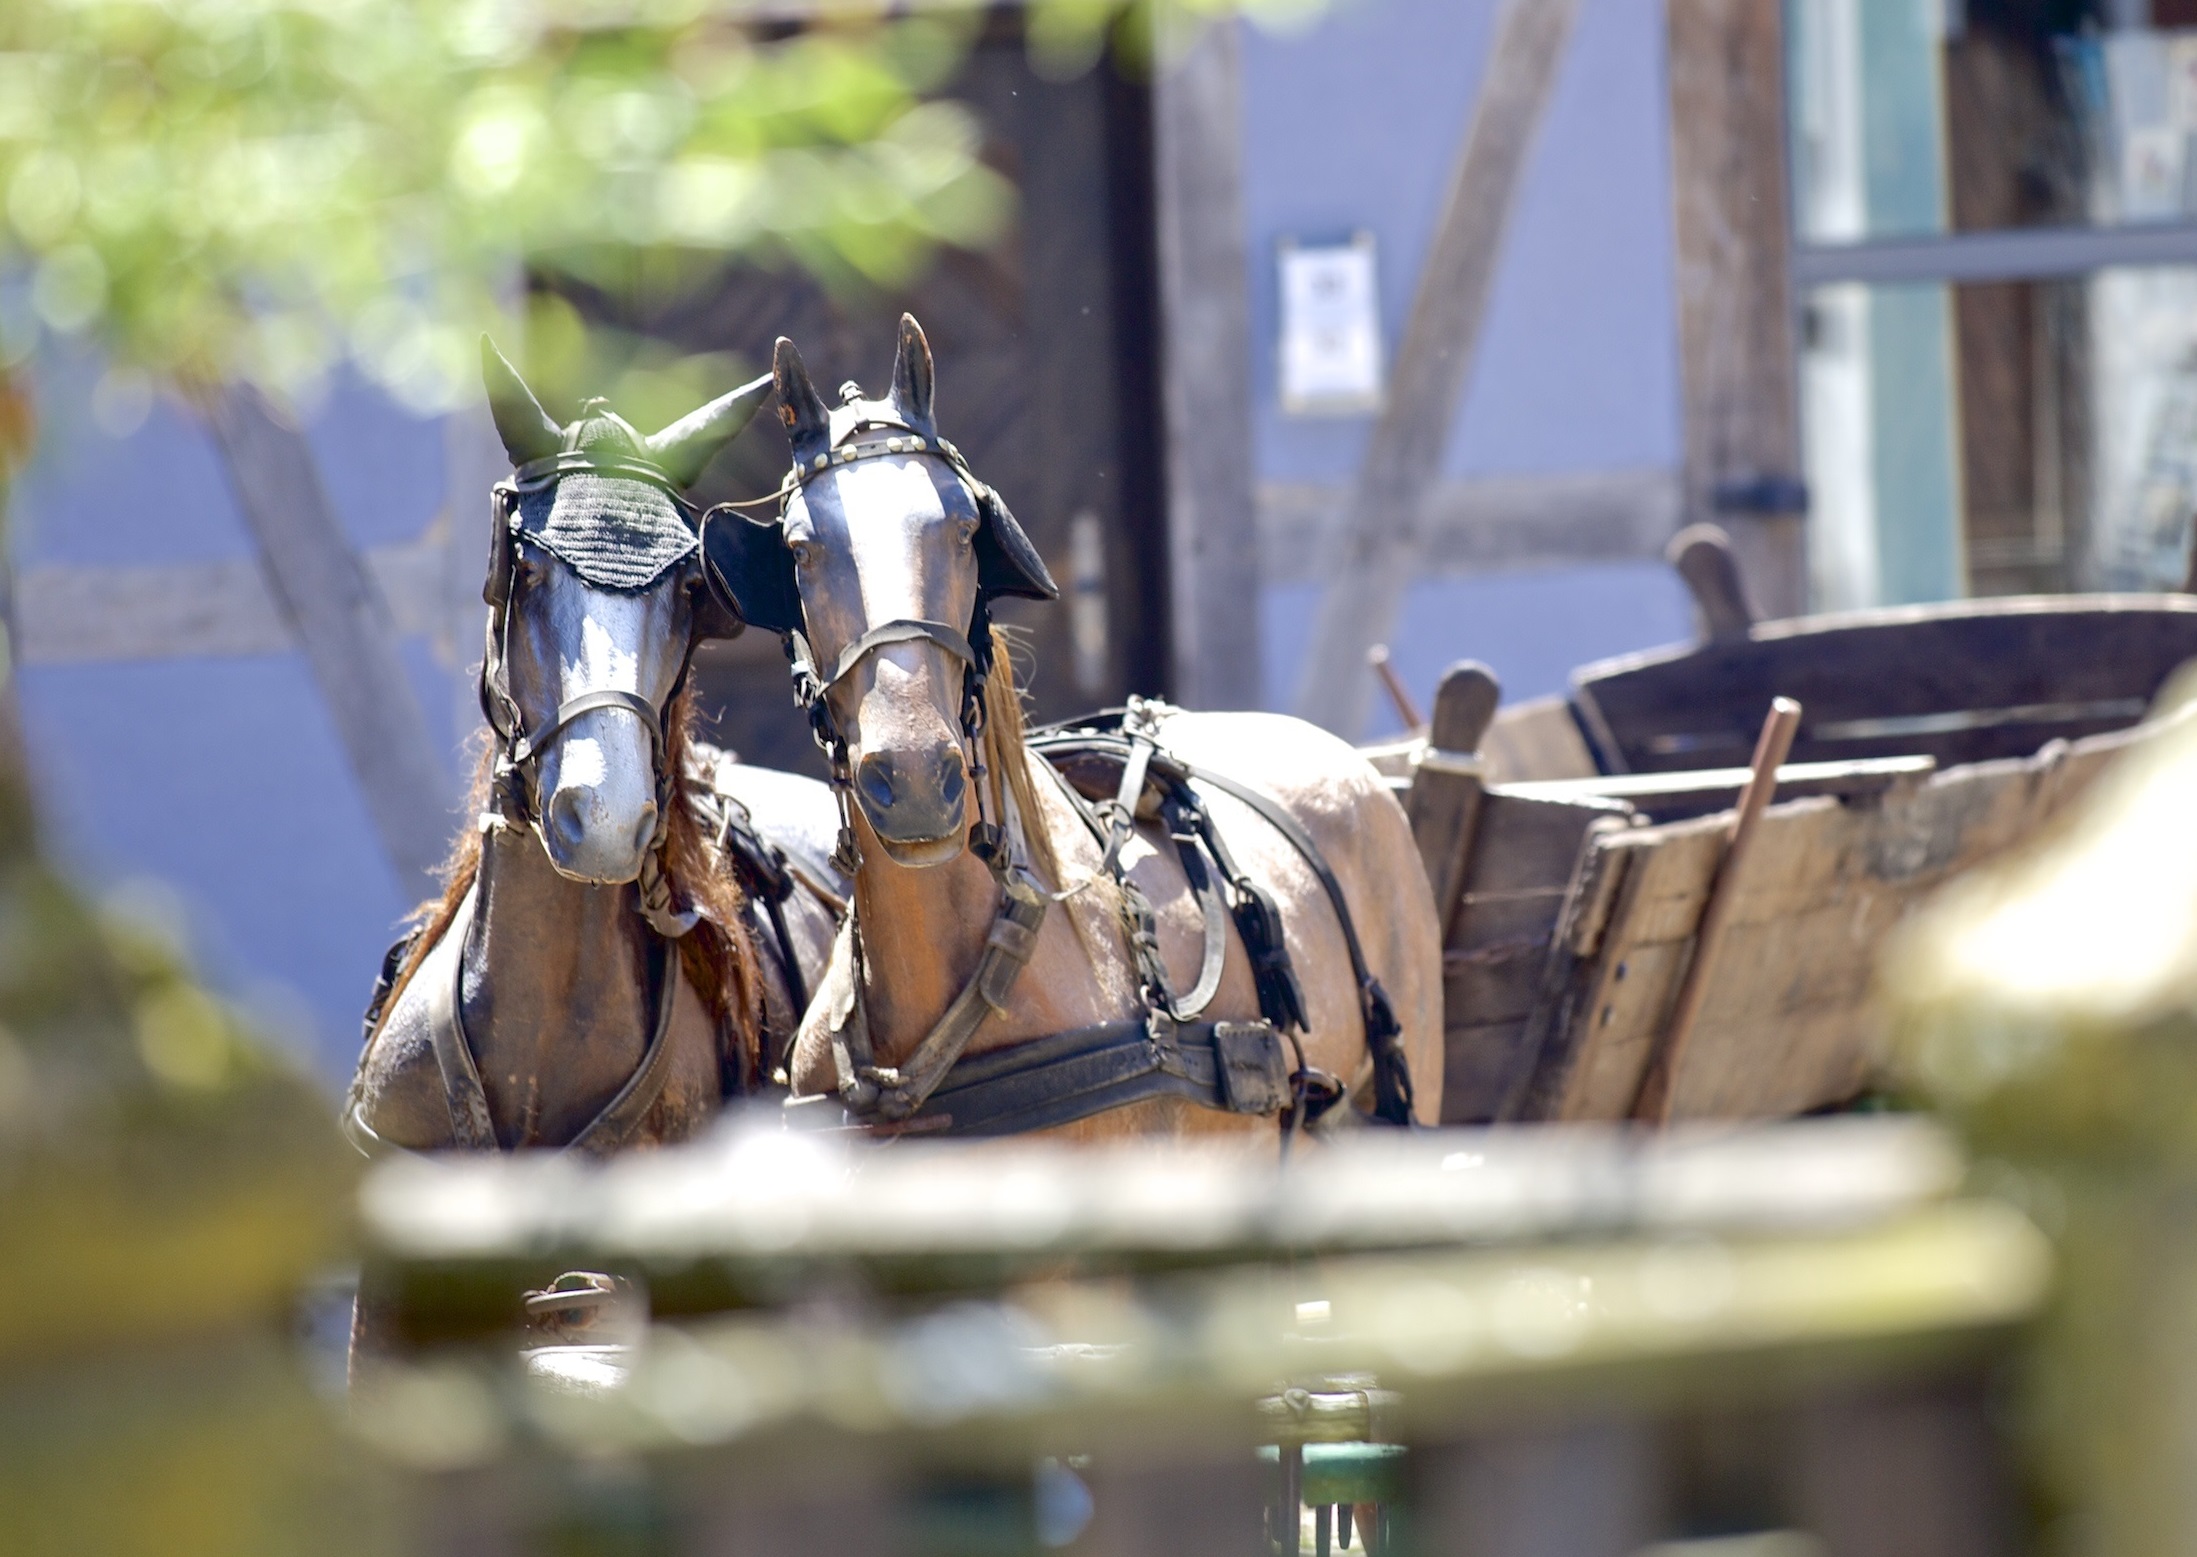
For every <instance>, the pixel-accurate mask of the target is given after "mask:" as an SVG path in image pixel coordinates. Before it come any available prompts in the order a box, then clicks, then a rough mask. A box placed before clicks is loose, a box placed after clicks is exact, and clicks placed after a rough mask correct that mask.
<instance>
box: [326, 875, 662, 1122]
mask: <svg viewBox="0 0 2197 1557" xmlns="http://www.w3.org/2000/svg"><path fill="white" fill-rule="evenodd" d="M479 892H480V889H479V887H478V886H477V885H476V886H475V887H474V889H473V890H472V891H470V892H468V893H467V894H466V895H465V899H464V901H463V902H461V903H460V904H459V906H458V910H457V912H456V914H454V915H453V916H452V918H451V921H450V924H449V927H448V928H447V929H446V930H445V931H444V934H443V939H442V941H441V942H439V943H438V944H440V945H448V946H450V947H451V948H452V957H451V962H452V967H451V973H450V977H449V978H447V979H436V980H433V981H432V982H430V983H429V984H428V985H427V986H426V989H425V1004H424V1010H423V1019H424V1020H425V1022H426V1024H427V1036H428V1042H429V1044H430V1045H431V1047H432V1048H433V1050H434V1054H435V1066H436V1069H437V1070H438V1071H440V1072H441V1074H442V1087H443V1101H444V1103H445V1105H446V1106H447V1107H448V1108H449V1110H450V1136H451V1139H450V1144H451V1145H452V1146H453V1147H455V1148H457V1149H458V1150H461V1151H496V1150H498V1149H499V1145H498V1142H497V1140H496V1130H495V1125H494V1124H493V1122H492V1121H491V1119H490V1117H489V1112H488V1093H487V1090H486V1089H485V1088H484V1087H483V1086H482V1085H481V1073H480V1069H479V1067H478V1066H477V1065H476V1064H475V1063H474V1059H473V1044H472V1041H471V1040H470V1039H469V1038H467V1037H466V1032H465V1010H464V1003H465V992H464V987H463V986H464V981H465V948H466V946H467V944H468V943H469V942H470V941H471V939H472V932H473V913H474V905H475V903H476V902H477V901H478V899H479ZM674 945H675V943H674V942H671V941H667V940H664V939H663V938H661V937H657V936H652V937H650V938H649V952H648V958H649V967H648V982H649V989H650V991H651V992H652V993H651V999H652V1001H653V1006H654V1009H653V1012H652V1015H651V1019H650V1022H649V1039H648V1047H647V1049H645V1050H644V1051H643V1052H642V1055H641V1063H640V1064H639V1065H638V1066H636V1067H635V1068H634V1072H633V1074H632V1075H631V1076H628V1077H627V1078H626V1080H625V1084H624V1085H623V1086H621V1087H620V1088H619V1089H618V1091H617V1092H616V1093H615V1094H614V1095H613V1096H612V1097H611V1099H610V1101H609V1102H607V1103H605V1104H604V1105H603V1106H602V1108H601V1109H599V1110H598V1111H597V1112H596V1114H595V1117H594V1118H593V1119H591V1120H589V1121H588V1123H587V1125H586V1127H585V1128H584V1129H582V1130H581V1131H580V1133H579V1134H577V1135H575V1136H574V1137H573V1138H572V1139H571V1140H570V1141H568V1142H566V1143H565V1144H564V1145H563V1146H562V1147H560V1148H558V1150H559V1151H561V1152H566V1153H572V1154H575V1155H579V1156H583V1157H599V1156H608V1155H609V1154H610V1153H612V1152H614V1151H616V1150H618V1149H619V1148H620V1147H621V1146H623V1145H625V1143H626V1142H627V1141H628V1140H630V1139H631V1138H632V1136H633V1132H634V1130H635V1129H637V1128H638V1127H639V1125H640V1123H641V1120H642V1119H643V1118H644V1117H646V1115H647V1114H648V1111H649V1110H650V1109H651V1108H653V1107H655V1106H656V1100H657V1099H658V1098H660V1097H662V1096H663V1093H664V1086H665V1083H666V1082H668V1081H669V1080H670V1079H671V1021H672V1014H673V1010H674V1008H675V1007H676V1006H677V1005H678V997H679V990H678V986H679V982H680V980H681V978H682V977H683V972H682V970H681V968H680V965H679V959H678V957H677V956H675V955H673V954H672V953H673V947H674ZM373 1014H376V1013H370V1015H373ZM343 1128H344V1133H345V1134H346V1135H348V1136H349V1137H350V1138H351V1142H352V1144H353V1145H355V1146H356V1147H358V1149H359V1150H360V1151H362V1152H364V1153H365V1154H366V1155H368V1156H380V1155H382V1154H383V1153H385V1152H388V1151H390V1150H393V1149H394V1148H392V1147H391V1145H390V1143H389V1142H387V1141H386V1140H384V1139H383V1138H382V1137H381V1136H380V1135H379V1134H378V1133H377V1132H376V1131H375V1130H374V1128H373V1126H371V1125H369V1124H368V1123H367V1122H366V1114H365V1108H364V1104H363V1102H362V1100H360V1099H359V1098H357V1097H356V1096H354V1097H353V1098H352V1099H351V1100H350V1104H349V1106H348V1107H346V1108H345V1110H344V1115H343Z"/></svg>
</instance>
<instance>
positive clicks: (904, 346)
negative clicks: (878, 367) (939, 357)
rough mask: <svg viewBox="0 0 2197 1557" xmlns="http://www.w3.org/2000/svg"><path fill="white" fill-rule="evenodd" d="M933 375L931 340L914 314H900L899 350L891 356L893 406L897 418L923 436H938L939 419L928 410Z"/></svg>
mask: <svg viewBox="0 0 2197 1557" xmlns="http://www.w3.org/2000/svg"><path fill="white" fill-rule="evenodd" d="M935 383H936V375H935V373H934V371H933V369H932V365H931V343H930V342H929V341H928V340H926V339H925V338H924V335H923V326H921V325H920V324H917V323H916V322H915V315H914V314H902V315H901V316H900V353H899V355H898V356H896V357H895V358H894V359H893V406H894V408H895V409H896V410H898V411H899V412H900V419H901V420H902V421H904V422H906V423H907V424H908V425H909V426H910V427H913V428H914V429H915V430H916V431H917V432H919V433H921V434H922V435H923V436H924V437H926V438H936V437H937V436H938V420H937V418H936V417H935V416H934V415H933V414H932V410H931V392H932V390H933V388H934V387H935Z"/></svg>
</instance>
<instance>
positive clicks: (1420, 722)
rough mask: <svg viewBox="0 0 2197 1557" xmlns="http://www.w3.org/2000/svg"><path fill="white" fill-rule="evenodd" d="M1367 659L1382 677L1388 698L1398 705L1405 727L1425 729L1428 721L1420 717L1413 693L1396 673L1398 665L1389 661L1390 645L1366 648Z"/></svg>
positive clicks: (1379, 644) (1383, 644)
mask: <svg viewBox="0 0 2197 1557" xmlns="http://www.w3.org/2000/svg"><path fill="white" fill-rule="evenodd" d="M1365 659H1366V663H1367V664H1368V665H1371V666H1372V667H1373V674H1374V675H1376V676H1379V677H1380V678H1381V687H1382V690H1384V691H1385V692H1387V693H1388V700H1389V701H1390V702H1391V703H1394V704H1395V705H1396V712H1397V713H1398V714H1399V715H1401V716H1402V718H1403V721H1404V728H1405V729H1407V730H1423V729H1425V728H1426V721H1425V720H1424V719H1422V718H1420V717H1419V707H1418V705H1417V704H1416V703H1414V702H1412V700H1411V693H1410V692H1408V691H1406V690H1405V688H1404V683H1403V681H1402V680H1401V678H1399V677H1398V676H1397V674H1396V667H1395V666H1393V665H1391V664H1390V663H1389V661H1388V645H1387V644H1385V643H1377V644H1375V645H1374V646H1373V647H1372V648H1370V649H1368V650H1366V655H1365Z"/></svg>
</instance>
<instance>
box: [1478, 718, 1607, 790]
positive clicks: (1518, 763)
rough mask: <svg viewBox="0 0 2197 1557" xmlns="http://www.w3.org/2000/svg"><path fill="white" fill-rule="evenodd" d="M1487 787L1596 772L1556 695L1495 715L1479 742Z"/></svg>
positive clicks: (1576, 725)
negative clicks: (1488, 785)
mask: <svg viewBox="0 0 2197 1557" xmlns="http://www.w3.org/2000/svg"><path fill="white" fill-rule="evenodd" d="M1480 759H1481V761H1482V762H1484V763H1485V764H1486V765H1487V779H1488V782H1489V783H1490V784H1522V783H1525V782H1526V781H1528V780H1530V779H1581V778H1593V777H1594V776H1595V775H1596V774H1597V773H1598V772H1599V771H1600V770H1599V769H1598V768H1596V767H1595V765H1594V753H1592V752H1590V751H1588V750H1587V742H1586V738H1585V737H1584V736H1582V735H1581V734H1580V733H1579V721H1578V720H1576V719H1574V718H1573V717H1572V712H1571V705H1570V703H1569V702H1567V701H1566V700H1565V699H1564V698H1562V697H1537V698H1533V699H1530V700H1529V701H1526V702H1523V703H1511V704H1508V705H1506V706H1505V707H1503V708H1501V709H1499V710H1497V711H1496V715H1495V722H1494V723H1493V724H1492V725H1490V726H1489V727H1488V733H1487V734H1486V736H1484V737H1483V738H1482V739H1481V742H1480Z"/></svg>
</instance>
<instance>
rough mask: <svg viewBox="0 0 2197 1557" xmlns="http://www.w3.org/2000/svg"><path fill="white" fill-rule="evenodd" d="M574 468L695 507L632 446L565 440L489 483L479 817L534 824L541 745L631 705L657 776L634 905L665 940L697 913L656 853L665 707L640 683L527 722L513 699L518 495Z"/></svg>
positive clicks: (664, 824)
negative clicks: (485, 746)
mask: <svg viewBox="0 0 2197 1557" xmlns="http://www.w3.org/2000/svg"><path fill="white" fill-rule="evenodd" d="M574 474H586V475H598V476H613V477H618V478H622V479H625V480H629V481H646V482H648V483H649V484H650V485H651V486H654V487H658V488H660V489H661V490H662V491H664V492H665V493H667V494H668V495H669V496H670V497H671V499H672V501H673V502H674V503H675V504H676V505H678V509H679V512H680V514H681V515H682V516H683V517H686V518H688V519H689V520H691V519H692V518H693V516H694V513H695V508H694V505H693V504H692V503H691V502H689V501H688V500H687V498H686V496H685V494H683V493H682V492H680V491H679V489H678V488H677V487H676V486H675V485H673V483H672V479H671V476H670V474H669V473H668V472H666V471H665V470H663V469H662V468H661V467H659V466H656V465H654V464H651V463H650V462H648V461H646V460H640V459H636V458H634V457H632V456H630V455H620V454H615V453H610V452H607V451H606V452H602V453H594V452H590V451H587V450H570V449H568V450H565V451H562V452H560V453H557V454H552V455H549V456H546V457H545V458H542V459H538V460H529V461H528V462H527V463H526V464H524V465H521V466H520V467H519V468H518V469H517V470H515V471H513V472H512V475H511V479H509V480H507V481H499V482H497V483H496V485H495V487H494V489H493V498H494V501H495V505H496V536H495V549H494V556H493V559H492V561H491V563H490V567H489V577H488V584H487V587H486V588H485V589H484V590H483V591H482V593H483V595H484V597H485V598H486V599H487V601H488V604H489V616H488V644H487V649H486V652H485V653H484V654H483V655H482V656H481V679H480V699H481V713H482V716H483V717H484V718H486V719H487V721H488V727H489V729H490V730H491V731H492V732H493V733H494V735H495V737H496V756H495V767H494V772H493V777H492V780H491V783H492V785H493V788H492V790H491V795H492V799H491V808H490V810H489V811H488V813H487V814H485V815H484V816H483V817H482V818H481V824H482V825H483V826H502V825H505V824H507V823H513V822H516V823H520V824H533V825H535V826H536V827H537V828H538V827H539V825H540V821H541V817H540V808H539V807H538V806H537V805H536V804H535V791H536V789H537V786H538V783H539V771H540V764H541V757H542V753H543V752H544V751H546V750H547V749H548V748H549V746H550V744H551V743H552V742H554V741H555V740H556V739H557V737H558V736H560V735H562V734H563V733H564V731H565V729H566V728H567V727H568V726H569V725H571V724H572V723H573V721H575V720H577V719H579V718H580V717H581V716H582V715H585V714H591V713H594V712H596V711H597V710H599V709H608V708H615V709H622V710H624V711H625V712H626V713H629V714H631V715H632V716H633V717H634V718H635V719H637V720H639V721H640V725H641V728H642V729H643V730H645V731H647V732H648V745H649V760H650V765H651V771H652V772H653V773H654V775H655V778H656V830H655V832H654V834H653V835H652V836H651V837H650V839H649V844H648V850H647V852H646V853H645V854H643V855H642V857H641V876H640V883H639V885H640V890H641V914H642V917H643V918H645V919H646V920H647V921H648V924H649V928H650V929H652V930H654V931H655V932H656V933H657V934H659V935H661V936H664V937H665V938H667V939H669V940H677V939H679V938H680V937H681V936H684V935H686V934H687V933H688V932H689V931H691V930H692V929H693V928H694V926H695V925H696V923H698V922H699V918H700V916H699V915H698V914H696V913H695V911H694V910H692V909H685V910H676V909H674V908H673V906H672V902H671V888H670V885H669V883H668V882H667V881H666V880H665V876H664V868H663V854H664V847H665V844H666V842H667V840H668V839H669V837H670V823H671V806H672V801H673V795H672V788H673V784H674V782H675V780H676V778H677V775H676V774H674V773H672V772H671V770H670V764H669V763H668V762H667V761H666V760H665V758H666V741H665V737H664V709H663V708H659V707H658V706H657V705H656V704H654V703H652V702H650V701H649V700H648V699H647V698H645V697H642V696H641V695H640V694H639V693H637V692H627V691H624V690H622V689H619V688H608V687H606V688H603V689H600V690H597V691H593V692H582V693H580V694H579V695H578V696H576V697H569V698H566V699H565V700H564V701H563V702H562V703H559V704H558V705H557V709H556V712H554V713H552V714H551V715H550V716H549V717H548V718H546V719H544V720H541V721H540V722H539V723H537V724H536V725H535V726H534V727H533V728H532V729H528V728H527V727H526V712H525V710H524V709H522V708H520V706H519V701H518V698H517V697H516V696H515V695H514V694H513V693H512V691H511V676H510V669H509V660H508V653H509V644H510V631H511V627H510V620H511V581H512V576H513V572H514V570H515V569H516V568H517V566H518V547H517V541H518V525H519V499H520V497H521V496H522V495H524V494H526V493H530V492H539V491H543V490H546V489H547V488H549V487H552V486H555V485H556V484H557V482H558V481H559V480H561V479H562V478H564V477H565V476H568V475H574ZM692 648H693V645H692V643H691V641H690V642H689V644H688V649H689V653H688V656H687V659H685V660H682V661H681V663H680V666H679V675H678V677H677V679H676V680H674V681H673V682H672V686H671V692H670V695H669V696H668V697H667V698H666V699H665V703H664V707H667V708H668V707H669V706H670V704H671V703H672V702H674V701H676V700H677V699H678V696H679V692H680V689H681V688H682V687H684V686H685V685H686V678H687V668H688V663H689V662H690V661H691V659H692Z"/></svg>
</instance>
